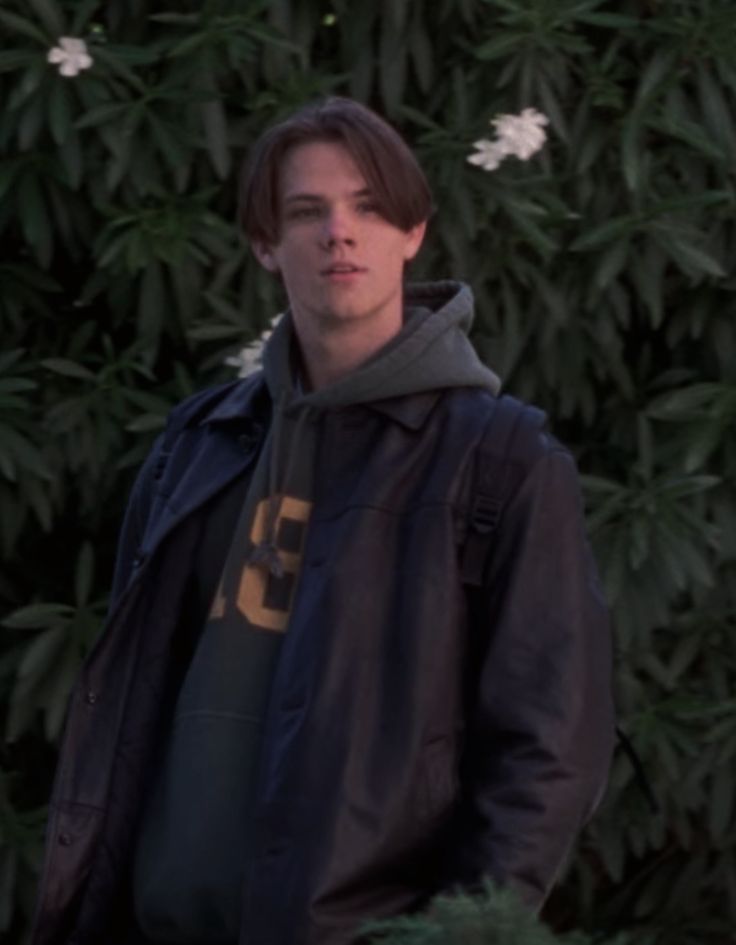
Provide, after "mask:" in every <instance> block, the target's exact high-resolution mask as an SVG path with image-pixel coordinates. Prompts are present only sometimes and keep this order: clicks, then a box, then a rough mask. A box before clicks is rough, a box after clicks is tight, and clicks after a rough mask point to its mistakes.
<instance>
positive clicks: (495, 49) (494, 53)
mask: <svg viewBox="0 0 736 945" xmlns="http://www.w3.org/2000/svg"><path fill="white" fill-rule="evenodd" d="M527 42H528V40H527V37H526V35H525V34H524V33H512V32H508V31H504V32H502V33H501V34H500V35H499V36H494V37H493V39H489V40H488V42H486V43H482V44H481V45H480V46H478V47H476V49H475V50H474V53H475V56H476V58H477V59H480V60H481V61H483V62H492V61H493V60H495V59H502V58H503V57H504V56H508V55H509V54H510V53H512V52H516V51H521V50H522V49H523V48H524V47H525V46H526V44H527Z"/></svg>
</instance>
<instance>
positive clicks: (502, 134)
mask: <svg viewBox="0 0 736 945" xmlns="http://www.w3.org/2000/svg"><path fill="white" fill-rule="evenodd" d="M491 124H492V125H493V127H494V128H495V129H496V135H497V138H496V140H495V141H489V140H488V139H487V138H481V140H480V141H476V142H475V143H474V145H473V147H474V148H476V149H477V151H478V153H477V154H471V155H470V157H468V161H469V162H470V163H471V164H476V165H478V166H479V167H482V168H483V170H484V171H495V170H496V168H497V167H498V166H499V164H500V163H501V161H503V160H504V159H505V158H507V157H510V156H513V157H518V158H519V160H521V161H528V160H529V158H530V157H531V156H532V155H533V154H536V153H537V151H539V149H540V148H541V147H542V145H543V144H544V142H545V141H546V140H547V132H546V131H545V130H544V126H545V125H548V124H549V118H547V116H546V115H543V114H542V113H541V112H538V111H537V110H536V108H525V109H524V111H523V112H522V113H521V114H520V115H498V116H497V117H496V118H494V119H492V121H491Z"/></svg>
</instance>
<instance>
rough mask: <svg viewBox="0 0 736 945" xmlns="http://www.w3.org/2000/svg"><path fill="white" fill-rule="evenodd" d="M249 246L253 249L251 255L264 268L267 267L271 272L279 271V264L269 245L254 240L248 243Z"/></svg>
mask: <svg viewBox="0 0 736 945" xmlns="http://www.w3.org/2000/svg"><path fill="white" fill-rule="evenodd" d="M250 248H251V249H252V250H253V255H254V256H255V257H256V259H257V260H258V262H259V263H260V264H261V265H262V266H263V268H264V269H267V270H268V271H269V272H273V273H276V272H278V271H279V264H278V262H277V261H276V256H275V253H274V250H273V247H272V246H271V245H269V244H268V243H262V242H260V241H254V242H252V243H251V244H250Z"/></svg>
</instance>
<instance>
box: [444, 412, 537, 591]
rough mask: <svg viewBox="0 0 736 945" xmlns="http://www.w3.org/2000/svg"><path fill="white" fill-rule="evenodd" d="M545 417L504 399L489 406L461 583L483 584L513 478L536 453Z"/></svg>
mask: <svg viewBox="0 0 736 945" xmlns="http://www.w3.org/2000/svg"><path fill="white" fill-rule="evenodd" d="M546 422H547V415H546V414H545V413H544V411H543V410H539V409H538V408H537V407H531V406H529V405H527V404H523V403H522V402H521V401H520V400H517V399H516V398H515V397H511V396H510V395H508V394H504V395H503V396H502V397H498V398H496V400H494V402H493V406H492V408H491V412H490V415H489V417H488V420H487V421H486V425H485V427H484V429H483V433H482V435H481V439H480V443H479V445H478V447H477V449H476V458H475V471H474V480H473V488H472V492H471V495H472V501H471V505H470V515H469V519H468V530H467V536H466V539H465V545H464V548H463V550H462V558H461V566H460V570H461V578H462V581H463V584H465V585H467V586H470V587H480V586H481V585H482V584H483V580H484V577H485V571H486V563H487V561H488V556H489V552H490V549H491V546H492V544H493V539H494V536H495V532H496V529H497V528H498V523H499V521H500V519H501V514H502V512H503V510H504V507H505V505H506V503H507V502H508V500H509V498H510V495H511V492H512V490H513V488H514V487H515V486H516V484H517V482H518V476H516V475H514V472H515V471H518V470H519V468H522V469H523V468H526V467H528V466H529V465H530V464H531V463H532V462H533V460H534V458H535V457H536V456H537V455H538V454H539V447H538V446H537V445H536V440H537V434H538V433H539V432H540V431H541V430H542V429H543V428H544V426H545V424H546Z"/></svg>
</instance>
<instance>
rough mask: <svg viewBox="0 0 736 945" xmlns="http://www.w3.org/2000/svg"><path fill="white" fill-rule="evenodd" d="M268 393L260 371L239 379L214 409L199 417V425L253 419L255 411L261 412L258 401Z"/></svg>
mask: <svg viewBox="0 0 736 945" xmlns="http://www.w3.org/2000/svg"><path fill="white" fill-rule="evenodd" d="M266 393H267V391H266V384H265V381H264V379H263V374H262V373H260V372H259V373H258V374H254V375H252V376H250V377H246V378H244V379H243V380H242V381H237V382H236V383H235V384H233V385H232V388H231V389H230V391H229V392H228V393H227V394H225V396H224V397H222V398H221V399H220V400H219V401H218V402H217V404H216V405H215V406H214V407H213V408H212V410H209V411H207V413H205V414H204V415H203V416H202V417H201V418H200V419H199V426H205V425H206V424H209V423H228V422H230V421H233V420H246V419H251V418H252V417H253V414H254V413H257V412H259V411H258V406H261V405H258V401H259V400H261V399H264V396H265V395H266ZM257 405H258V406H257Z"/></svg>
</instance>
